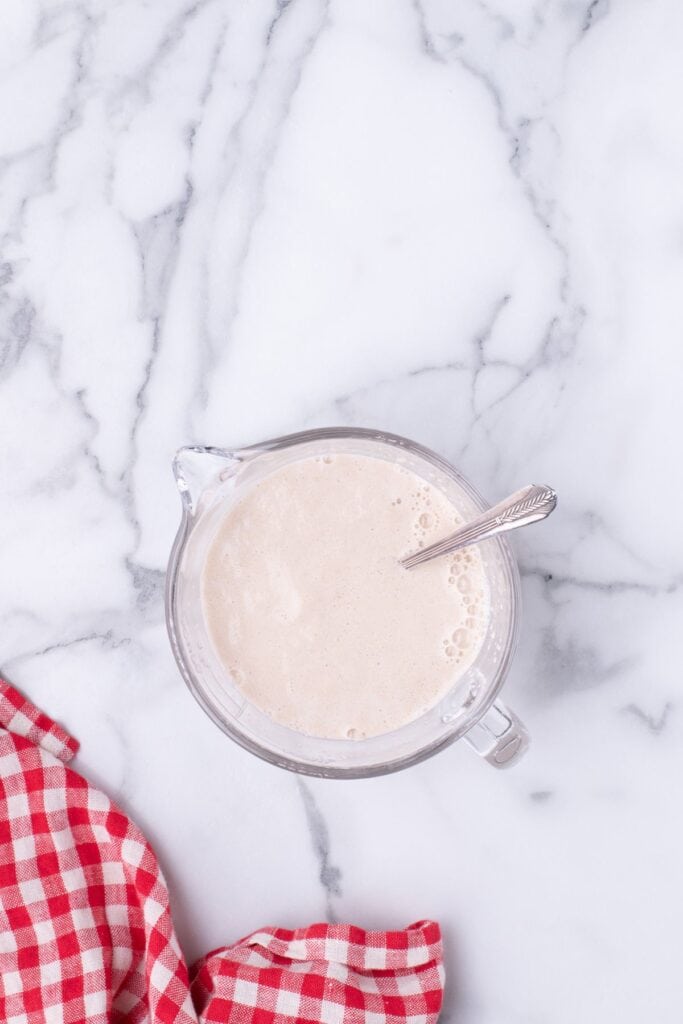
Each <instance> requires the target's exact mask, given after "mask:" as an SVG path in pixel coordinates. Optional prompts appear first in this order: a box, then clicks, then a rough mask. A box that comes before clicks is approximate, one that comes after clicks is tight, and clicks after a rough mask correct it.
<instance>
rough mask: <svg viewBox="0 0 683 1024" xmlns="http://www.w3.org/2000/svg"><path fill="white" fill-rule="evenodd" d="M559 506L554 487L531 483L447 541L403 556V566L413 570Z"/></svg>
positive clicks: (545, 514)
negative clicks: (424, 563) (405, 556)
mask: <svg viewBox="0 0 683 1024" xmlns="http://www.w3.org/2000/svg"><path fill="white" fill-rule="evenodd" d="M556 505H557V495H556V494H555V491H554V490H553V489H552V487H546V486H545V484H540V485H539V484H529V485H528V486H527V487H522V489H521V491H515V493H514V494H511V495H510V496H509V497H507V498H504V499H503V501H500V502H499V503H498V504H497V505H494V506H493V507H492V508H489V509H487V510H486V512H482V514H481V515H480V516H477V518H476V519H473V520H472V521H471V522H469V523H465V524H464V526H461V527H459V529H457V530H456V531H455V533H452V534H451V535H450V536H449V537H444V539H443V540H439V541H437V542H436V543H435V544H430V545H429V547H428V548H423V549H422V551H416V552H415V554H413V555H409V556H408V557H407V558H403V559H401V565H403V566H405V568H406V569H413V568H414V567H415V566H416V565H421V564H422V562H428V561H430V559H432V558H438V556H439V555H448V554H450V552H451V551H456V550H457V549H458V548H465V547H468V545H470V544H478V543H479V541H482V540H487V539H488V538H489V537H494V536H495V535H496V534H497V533H506V532H507V531H508V530H516V529H517V527H519V526H528V525H529V524H530V523H537V522H538V521H539V519H545V517H546V516H549V515H550V513H551V512H552V510H553V509H554V508H555V506H556Z"/></svg>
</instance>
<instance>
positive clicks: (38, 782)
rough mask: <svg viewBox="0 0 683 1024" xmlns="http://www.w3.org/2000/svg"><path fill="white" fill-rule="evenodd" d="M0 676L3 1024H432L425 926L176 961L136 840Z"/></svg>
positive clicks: (52, 728)
mask: <svg viewBox="0 0 683 1024" xmlns="http://www.w3.org/2000/svg"><path fill="white" fill-rule="evenodd" d="M76 750H77V744H76V742H75V741H74V740H73V739H71V737H69V736H68V735H67V734H66V733H65V732H64V730H63V729H61V728H60V727H59V726H57V725H56V724H55V723H54V722H52V721H51V719H49V718H48V717H47V716H46V715H44V714H43V713H42V712H40V711H38V709H37V708H35V707H34V706H33V705H32V704H31V703H30V702H29V701H27V700H26V699H25V698H24V697H22V696H21V695H20V694H19V693H17V691H16V690H14V689H13V688H12V687H11V686H9V684H7V683H6V682H4V681H2V680H0V1021H2V1022H3V1024H80V1022H85V1021H87V1022H88V1024H124V1022H125V1024H198V1022H205V1024H209V1022H210V1024H218V1022H221V1024H227V1022H230V1024H317V1022H320V1024H404V1022H407V1024H434V1022H435V1020H436V1018H437V1016H438V1013H439V1009H440V1007H441V1000H442V988H443V966H442V949H441V936H440V932H439V927H438V925H437V924H435V923H434V922H429V921H423V922H418V923H417V924H414V925H411V926H410V927H408V928H406V929H405V930H404V931H395V932H377V931H373V932H370V931H362V930H361V929H359V928H355V927H353V926H349V925H329V924H316V925H312V926H311V927H309V928H304V929H301V930H298V931H286V930H284V929H277V928H266V929H263V930H261V931H259V932H255V933H254V934H253V935H250V936H248V937H247V938H245V939H242V940H241V941H240V942H238V943H237V944H236V945H234V946H229V947H226V948H224V949H218V950H216V951H215V952H213V953H210V954H209V955H208V956H206V957H204V958H203V959H202V960H201V961H200V962H199V963H198V964H196V965H195V967H194V968H193V969H192V971H188V969H187V967H186V965H185V961H184V959H183V956H182V953H181V951H180V947H179V945H178V942H177V940H176V937H175V932H174V930H173V924H172V921H171V914H170V909H169V899H168V891H167V889H166V885H165V882H164V879H163V877H162V875H161V872H160V870H159V866H158V864H157V861H156V857H155V855H154V852H153V850H152V848H151V847H150V845H149V844H148V843H147V841H146V839H145V838H144V836H143V835H142V833H141V832H140V831H139V830H138V829H137V828H136V826H135V825H134V824H133V823H132V822H131V821H130V820H129V819H128V818H127V817H126V815H125V814H123V813H122V812H121V811H120V810H119V809H118V808H117V807H116V806H115V805H114V804H112V803H111V801H110V800H109V799H108V797H106V796H105V795H104V794H103V793H101V792H100V791H99V790H97V789H95V788H94V787H93V786H91V785H90V784H89V783H88V782H87V781H86V780H85V779H83V778H82V777H81V776H80V775H77V774H76V772H74V771H72V770H71V769H70V768H68V767H67V764H66V762H68V761H69V760H70V759H71V758H72V757H73V755H74V754H75V752H76Z"/></svg>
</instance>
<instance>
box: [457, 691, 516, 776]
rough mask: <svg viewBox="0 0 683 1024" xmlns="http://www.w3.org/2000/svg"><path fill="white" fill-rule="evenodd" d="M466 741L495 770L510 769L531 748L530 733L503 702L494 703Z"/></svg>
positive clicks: (470, 732)
mask: <svg viewBox="0 0 683 1024" xmlns="http://www.w3.org/2000/svg"><path fill="white" fill-rule="evenodd" d="M463 739H466V740H467V742H468V743H469V745H470V746H471V747H472V749H473V750H475V751H476V753H477V754H479V756H480V757H484V758H485V759H486V760H487V761H488V763H489V764H492V765H493V766H494V768H510V767H511V766H512V765H513V764H516V763H517V761H519V759H520V758H521V757H522V755H523V754H524V752H525V750H526V748H527V747H528V746H529V733H528V732H527V731H526V729H525V727H524V725H523V723H522V722H521V721H520V720H519V718H517V715H516V714H515V713H514V712H513V711H510V710H509V709H508V708H506V707H505V705H504V704H503V703H502V702H501V701H499V700H496V701H494V702H493V704H492V705H491V707H490V708H489V709H488V711H487V712H486V714H485V715H483V716H482V718H480V719H479V721H478V722H477V723H476V725H473V726H472V728H471V729H470V730H469V731H468V732H466V733H465V735H464V737H463Z"/></svg>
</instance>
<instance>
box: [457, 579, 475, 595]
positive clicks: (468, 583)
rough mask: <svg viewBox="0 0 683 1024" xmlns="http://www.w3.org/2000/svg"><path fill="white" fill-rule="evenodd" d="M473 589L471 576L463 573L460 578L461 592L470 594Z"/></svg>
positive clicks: (459, 588) (459, 587)
mask: <svg viewBox="0 0 683 1024" xmlns="http://www.w3.org/2000/svg"><path fill="white" fill-rule="evenodd" d="M471 589H472V580H471V579H470V578H469V576H466V575H463V576H461V577H460V579H459V580H458V590H459V591H460V593H461V594H469V592H470V590H471Z"/></svg>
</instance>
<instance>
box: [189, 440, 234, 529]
mask: <svg viewBox="0 0 683 1024" xmlns="http://www.w3.org/2000/svg"><path fill="white" fill-rule="evenodd" d="M242 461H243V460H242V458H240V456H239V455H237V454H236V453H235V452H231V451H227V450H226V449H225V448H207V447H204V446H202V445H188V446H186V447H184V448H179V449H178V451H177V452H176V454H175V457H174V459H173V475H174V476H175V481H176V485H177V487H178V490H179V491H180V498H181V501H182V503H183V508H184V509H185V510H186V512H188V513H189V514H190V515H195V514H196V512H197V509H198V507H199V503H200V501H201V497H202V494H203V493H204V492H205V491H206V489H207V487H210V486H211V485H212V484H217V483H222V482H223V481H224V480H226V479H227V478H228V477H229V476H232V475H233V474H234V473H235V472H236V470H237V468H238V466H239V465H240V463H241V462H242Z"/></svg>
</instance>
